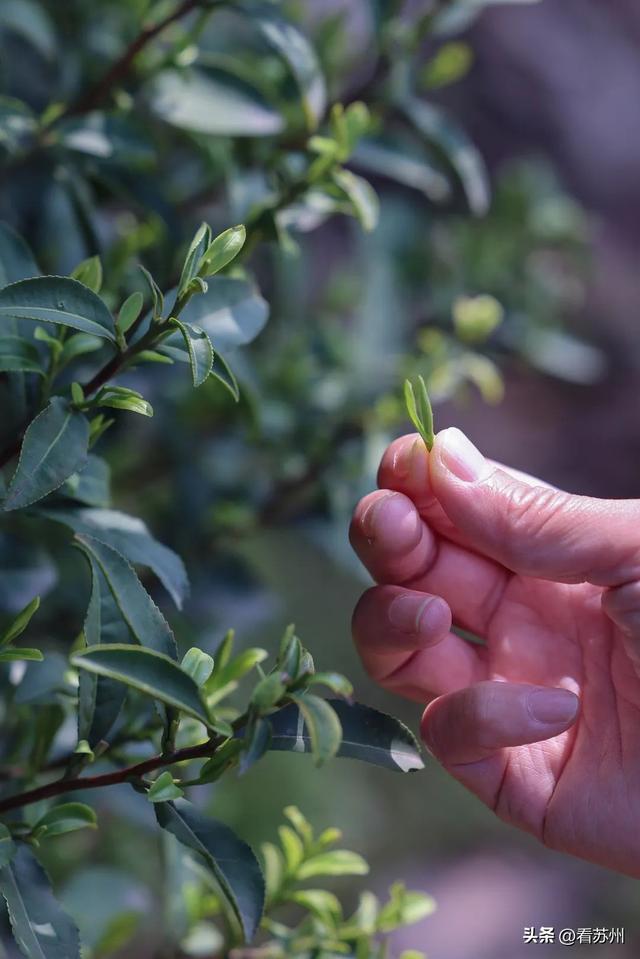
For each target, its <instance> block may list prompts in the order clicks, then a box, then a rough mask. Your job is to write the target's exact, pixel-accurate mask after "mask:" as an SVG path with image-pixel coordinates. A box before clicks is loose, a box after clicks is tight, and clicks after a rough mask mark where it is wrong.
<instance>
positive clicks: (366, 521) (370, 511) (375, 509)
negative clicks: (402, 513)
mask: <svg viewBox="0 0 640 959" xmlns="http://www.w3.org/2000/svg"><path fill="white" fill-rule="evenodd" d="M395 495H396V494H395V493H392V492H388V493H384V495H382V496H377V497H376V498H375V499H374V501H373V503H371V504H370V505H369V506H367V508H366V510H365V511H364V513H363V514H362V518H361V520H360V525H361V527H362V530H363V532H364V534H365V536H373V534H374V532H375V526H376V523H377V521H378V516H379V515H380V510H381V508H382V504H383V503H386V501H387V500H388V499H391V497H392V496H395Z"/></svg>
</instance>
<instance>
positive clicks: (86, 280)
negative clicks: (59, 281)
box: [71, 256, 103, 293]
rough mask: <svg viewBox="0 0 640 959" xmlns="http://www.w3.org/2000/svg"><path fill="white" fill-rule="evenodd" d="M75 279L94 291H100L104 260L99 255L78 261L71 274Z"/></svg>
mask: <svg viewBox="0 0 640 959" xmlns="http://www.w3.org/2000/svg"><path fill="white" fill-rule="evenodd" d="M71 276H72V278H73V279H74V280H77V281H78V283H82V284H83V285H84V286H87V287H88V288H89V289H90V290H93V292H94V293H99V292H100V290H101V289H102V280H103V276H102V261H101V259H100V257H99V256H91V257H89V259H88V260H83V261H82V263H78V265H77V267H76V268H75V270H74V271H73V273H72V274H71Z"/></svg>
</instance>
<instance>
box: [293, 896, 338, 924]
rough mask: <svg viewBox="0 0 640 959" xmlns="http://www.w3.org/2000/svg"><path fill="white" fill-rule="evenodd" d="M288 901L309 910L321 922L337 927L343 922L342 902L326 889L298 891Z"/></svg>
mask: <svg viewBox="0 0 640 959" xmlns="http://www.w3.org/2000/svg"><path fill="white" fill-rule="evenodd" d="M287 899H288V900H289V902H295V903H296V904H297V905H298V906H302V908H303V909H307V910H308V912H310V913H311V914H312V915H313V916H316V917H317V918H318V919H319V920H320V921H321V922H325V923H326V922H327V921H328V922H329V923H330V925H335V924H337V923H339V922H340V921H341V920H342V906H341V905H340V900H339V899H338V897H337V896H334V894H333V893H332V892H328V891H327V890H326V889H296V890H295V892H292V893H290V894H289V895H288V896H287Z"/></svg>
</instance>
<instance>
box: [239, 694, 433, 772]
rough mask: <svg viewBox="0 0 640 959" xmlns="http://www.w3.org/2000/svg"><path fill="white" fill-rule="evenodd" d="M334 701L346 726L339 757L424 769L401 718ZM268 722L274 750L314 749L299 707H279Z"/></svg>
mask: <svg viewBox="0 0 640 959" xmlns="http://www.w3.org/2000/svg"><path fill="white" fill-rule="evenodd" d="M330 703H331V706H332V707H333V709H334V711H335V712H336V713H337V715H338V718H339V720H340V724H341V726H342V742H341V744H340V748H339V749H338V752H337V755H338V756H343V757H345V758H348V759H360V760H362V761H363V762H368V763H371V764H373V765H374V766H383V767H385V768H386V769H392V770H394V771H395V772H398V771H401V772H409V771H412V770H416V769H422V768H423V765H424V764H423V762H422V759H421V757H420V747H419V746H418V743H417V740H416V738H415V736H414V735H413V733H412V732H411V731H410V730H409V729H407V727H406V726H405V725H404V723H401V722H400V720H398V719H394V718H393V717H392V716H387V715H386V714H385V713H381V712H378V710H377V709H371V707H369V706H363V705H362V704H360V703H346V702H344V700H341V699H332V700H330ZM266 722H268V723H269V725H270V726H271V734H272V738H271V745H270V749H274V750H290V751H293V752H310V751H311V743H310V736H309V732H308V730H307V729H306V727H305V723H304V717H303V716H301V714H300V713H299V711H298V708H297V706H295V705H293V704H290V705H288V706H285V707H283V708H282V709H279V710H278V712H276V713H273V714H272V715H271V716H269V717H267V719H266ZM239 735H240V733H239Z"/></svg>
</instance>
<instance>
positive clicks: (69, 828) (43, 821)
mask: <svg viewBox="0 0 640 959" xmlns="http://www.w3.org/2000/svg"><path fill="white" fill-rule="evenodd" d="M97 822H98V818H97V816H96V814H95V811H94V810H93V809H92V808H91V806H86V805H85V804H84V803H80V802H68V803H62V804H61V805H59V806H53V807H52V808H51V809H49V810H47V812H46V813H45V814H44V815H43V816H41V817H40V819H38V821H37V822H36V824H35V826H34V827H33V832H34V834H35V835H36V837H37V838H38V839H40V838H41V837H45V838H47V839H50V838H51V837H52V836H61V835H63V833H67V832H73V831H74V830H76V829H87V828H88V829H95V828H96V826H97Z"/></svg>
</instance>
